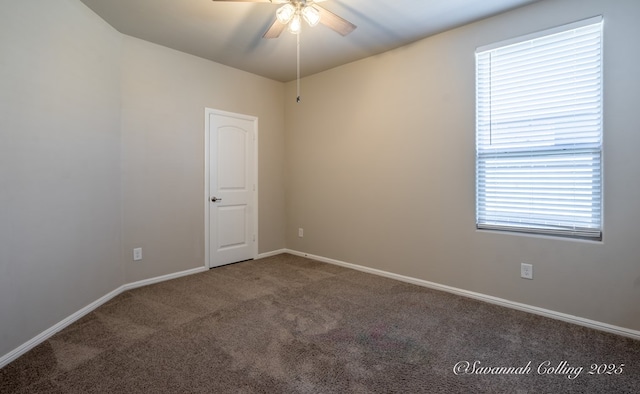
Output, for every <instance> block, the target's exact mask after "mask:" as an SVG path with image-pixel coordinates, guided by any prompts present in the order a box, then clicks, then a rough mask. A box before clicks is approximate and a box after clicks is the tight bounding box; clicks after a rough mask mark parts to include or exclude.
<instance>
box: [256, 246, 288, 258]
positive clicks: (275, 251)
mask: <svg viewBox="0 0 640 394" xmlns="http://www.w3.org/2000/svg"><path fill="white" fill-rule="evenodd" d="M287 252H288V250H287V249H278V250H273V251H271V252H266V253H260V254H259V255H258V257H257V258H256V260H260V259H266V258H267V257H271V256H277V255H279V254H283V253H287Z"/></svg>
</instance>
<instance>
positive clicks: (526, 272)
mask: <svg viewBox="0 0 640 394" xmlns="http://www.w3.org/2000/svg"><path fill="white" fill-rule="evenodd" d="M520 277H521V278H524V279H533V265H531V264H526V263H522V264H520Z"/></svg>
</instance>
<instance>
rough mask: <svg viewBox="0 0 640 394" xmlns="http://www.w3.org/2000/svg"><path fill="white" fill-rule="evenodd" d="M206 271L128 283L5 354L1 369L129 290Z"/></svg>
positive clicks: (193, 270) (0, 360) (189, 271)
mask: <svg viewBox="0 0 640 394" xmlns="http://www.w3.org/2000/svg"><path fill="white" fill-rule="evenodd" d="M204 271H207V268H206V267H199V268H194V269H190V270H186V271H181V272H176V273H173V274H169V275H163V276H158V277H155V278H150V279H145V280H141V281H138V282H133V283H128V284H125V285H122V286H120V287H118V288H117V289H115V290H113V291H112V292H110V293H109V294H106V295H104V296H102V297H100V298H99V299H97V300H96V301H94V302H92V303H91V304H89V305H87V306H85V307H84V308H82V309H80V310H79V311H77V312H75V313H74V314H72V315H71V316H69V317H67V318H66V319H64V320H62V321H60V322H59V323H57V324H56V325H54V326H53V327H50V328H48V329H47V330H45V331H43V332H41V333H40V334H38V335H36V336H35V337H33V338H32V339H30V340H29V341H27V342H25V343H23V344H22V345H20V346H18V347H17V348H15V349H14V350H12V351H11V352H9V353H7V354H5V355H4V356H2V357H0V368H3V367H4V366H6V365H7V364H9V363H10V362H12V361H14V360H16V359H17V358H18V357H20V356H22V355H23V354H25V353H26V352H28V351H29V350H31V349H33V348H34V347H36V346H38V345H39V344H41V343H42V342H44V341H46V340H47V339H49V338H51V337H52V336H53V335H54V334H56V333H57V332H59V331H61V330H62V329H64V328H66V327H67V326H69V325H70V324H72V323H74V322H76V321H78V320H79V319H81V318H82V317H84V316H85V315H87V314H89V313H90V312H92V311H94V310H95V309H96V308H98V307H99V306H101V305H102V304H104V303H106V302H107V301H109V300H111V299H112V298H114V297H116V296H117V295H119V294H121V293H124V292H125V291H127V290H131V289H135V288H137V287H142V286H147V285H151V284H154V283H159V282H164V281H166V280H170V279H176V278H179V277H181V276H187V275H193V274H197V273H199V272H204Z"/></svg>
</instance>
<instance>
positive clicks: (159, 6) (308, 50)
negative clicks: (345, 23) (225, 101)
mask: <svg viewBox="0 0 640 394" xmlns="http://www.w3.org/2000/svg"><path fill="white" fill-rule="evenodd" d="M81 1H82V2H83V3H85V4H86V5H87V6H88V7H89V8H91V9H92V10H93V11H94V12H96V13H97V14H98V15H100V16H101V17H102V18H103V19H104V20H106V21H107V22H108V23H109V24H111V25H112V26H113V27H115V28H116V29H117V30H119V31H120V32H121V33H124V34H127V35H130V36H133V37H137V38H141V39H143V40H147V41H151V42H154V43H156V44H160V45H163V46H166V47H169V48H173V49H176V50H179V51H182V52H186V53H190V54H193V55H196V56H199V57H202V58H205V59H210V60H213V61H215V62H218V63H221V64H225V65H227V66H231V67H234V68H238V69H240V70H245V71H248V72H251V73H254V74H258V75H262V76H265V77H267V78H271V79H275V80H278V81H283V82H286V81H291V80H294V79H295V78H296V39H295V36H294V35H293V34H291V33H289V32H287V31H285V32H283V33H282V35H281V36H280V37H279V38H277V39H263V38H262V34H263V33H264V32H265V31H266V30H267V29H268V28H269V26H270V25H271V23H272V22H273V20H274V18H275V12H276V10H277V9H278V7H279V5H278V4H271V3H266V2H263V3H251V2H242V1H238V0H235V1H231V2H221V1H212V0H81ZM535 1H539V0H327V1H325V2H323V3H322V4H321V5H322V6H323V7H324V8H326V9H328V10H329V11H332V12H334V13H336V14H338V15H340V16H341V17H343V18H345V19H347V20H349V21H350V22H352V23H354V24H355V25H357V26H358V28H357V29H356V30H355V31H354V32H353V33H351V34H350V35H348V36H346V37H343V36H341V35H339V34H338V33H336V32H334V31H332V30H330V29H329V28H328V27H326V26H323V25H318V26H316V27H313V28H310V27H308V26H306V25H305V28H303V31H302V34H301V73H302V76H307V75H311V74H315V73H318V72H321V71H324V70H328V69H330V68H333V67H336V66H339V65H342V64H346V63H350V62H353V61H355V60H358V59H362V58H365V57H369V56H372V55H375V54H378V53H382V52H385V51H388V50H390V49H393V48H397V47H400V46H403V45H406V44H408V43H411V42H414V41H417V40H419V39H422V38H425V37H428V36H430V35H433V34H436V33H439V32H442V31H444V30H448V29H452V28H454V27H458V26H461V25H464V24H467V23H470V22H473V21H476V20H479V19H483V18H486V17H489V16H492V15H495V14H498V13H501V12H504V11H507V10H510V9H513V8H516V7H520V6H523V5H525V4H529V3H533V2H535Z"/></svg>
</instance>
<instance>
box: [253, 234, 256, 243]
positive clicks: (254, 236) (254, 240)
mask: <svg viewBox="0 0 640 394" xmlns="http://www.w3.org/2000/svg"><path fill="white" fill-rule="evenodd" d="M253 242H256V235H255V234H253Z"/></svg>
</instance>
